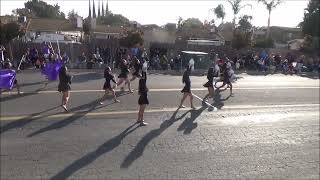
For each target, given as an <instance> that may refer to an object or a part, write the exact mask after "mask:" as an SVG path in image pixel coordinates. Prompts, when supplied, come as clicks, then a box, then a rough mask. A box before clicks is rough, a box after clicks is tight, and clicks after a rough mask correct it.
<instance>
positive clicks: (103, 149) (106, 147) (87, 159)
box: [51, 124, 140, 180]
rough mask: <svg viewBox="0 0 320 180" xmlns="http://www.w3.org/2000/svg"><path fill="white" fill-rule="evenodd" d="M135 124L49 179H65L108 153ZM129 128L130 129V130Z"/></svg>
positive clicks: (130, 131)
mask: <svg viewBox="0 0 320 180" xmlns="http://www.w3.org/2000/svg"><path fill="white" fill-rule="evenodd" d="M135 125H136V124H133V125H131V126H129V127H128V128H127V129H125V130H124V131H123V132H121V133H120V134H119V135H117V136H115V137H113V138H111V139H110V140H108V141H107V142H105V143H104V144H102V145H101V146H99V147H98V148H97V149H96V150H94V151H92V152H90V153H88V154H86V155H85V156H83V157H82V158H80V159H78V160H76V161H74V162H73V163H71V164H70V165H68V166H67V167H66V168H64V169H63V170H62V171H60V172H59V173H58V174H56V175H54V176H53V177H52V178H51V179H52V180H60V179H66V178H68V177H69V176H71V175H72V174H73V173H75V172H76V171H78V170H79V169H81V168H83V167H85V166H87V165H89V164H90V163H92V162H93V161H95V160H96V159H97V158H99V157H100V156H102V155H103V154H105V153H108V152H110V151H112V150H113V149H114V148H116V147H117V146H119V145H120V144H121V141H122V140H123V139H124V138H125V137H126V136H127V135H129V134H130V133H132V132H133V131H135V130H136V129H137V128H139V127H140V126H136V127H135V128H133V127H134V126H135ZM132 128H133V129H132ZM130 129H131V130H130Z"/></svg>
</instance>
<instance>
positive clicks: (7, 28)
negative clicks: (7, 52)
mask: <svg viewBox="0 0 320 180" xmlns="http://www.w3.org/2000/svg"><path fill="white" fill-rule="evenodd" d="M21 35H23V32H22V31H20V26H19V25H18V24H17V23H15V22H11V23H8V24H1V28H0V44H6V43H9V42H10V41H11V40H12V39H14V38H16V37H18V36H21Z"/></svg>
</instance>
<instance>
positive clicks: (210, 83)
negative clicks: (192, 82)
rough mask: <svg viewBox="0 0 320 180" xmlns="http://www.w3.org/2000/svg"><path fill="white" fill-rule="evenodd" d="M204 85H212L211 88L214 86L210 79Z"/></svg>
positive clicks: (207, 86)
mask: <svg viewBox="0 0 320 180" xmlns="http://www.w3.org/2000/svg"><path fill="white" fill-rule="evenodd" d="M203 87H206V88H209V87H211V88H213V82H210V81H208V82H206V83H205V84H204V85H203Z"/></svg>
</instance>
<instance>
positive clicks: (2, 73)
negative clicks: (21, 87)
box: [0, 69, 16, 89]
mask: <svg viewBox="0 0 320 180" xmlns="http://www.w3.org/2000/svg"><path fill="white" fill-rule="evenodd" d="M15 79H16V72H15V71H14V70H11V69H3V70H0V89H12V87H13V85H14V80H15Z"/></svg>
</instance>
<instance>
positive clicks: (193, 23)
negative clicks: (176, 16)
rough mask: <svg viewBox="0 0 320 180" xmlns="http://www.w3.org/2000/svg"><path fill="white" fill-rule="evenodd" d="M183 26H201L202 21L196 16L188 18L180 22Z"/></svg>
mask: <svg viewBox="0 0 320 180" xmlns="http://www.w3.org/2000/svg"><path fill="white" fill-rule="evenodd" d="M182 26H183V27H184V28H198V27H202V26H203V23H202V22H201V21H200V20H199V19H198V18H188V19H187V20H185V21H183V22H182Z"/></svg>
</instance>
